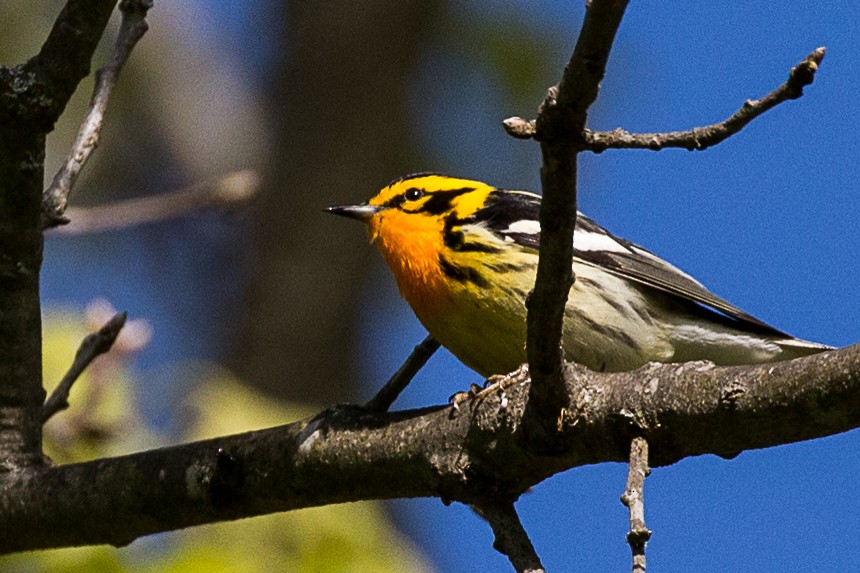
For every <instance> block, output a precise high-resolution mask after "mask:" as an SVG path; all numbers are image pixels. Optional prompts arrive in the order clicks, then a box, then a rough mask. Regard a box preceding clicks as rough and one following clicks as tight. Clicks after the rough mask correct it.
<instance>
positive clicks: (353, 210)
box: [324, 205, 385, 221]
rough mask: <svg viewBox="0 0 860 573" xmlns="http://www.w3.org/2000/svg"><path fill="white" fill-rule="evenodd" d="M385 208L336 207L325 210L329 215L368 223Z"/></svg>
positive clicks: (364, 206) (362, 206)
mask: <svg viewBox="0 0 860 573" xmlns="http://www.w3.org/2000/svg"><path fill="white" fill-rule="evenodd" d="M383 209H385V207H380V206H377V205H341V206H335V207H326V208H325V209H324V210H325V211H326V212H328V213H334V214H335V215H341V216H343V217H349V218H350V219H358V220H359V221H367V220H368V219H370V218H371V217H373V216H374V215H376V214H377V213H379V212H380V211H382V210H383Z"/></svg>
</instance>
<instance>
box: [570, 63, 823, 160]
mask: <svg viewBox="0 0 860 573" xmlns="http://www.w3.org/2000/svg"><path fill="white" fill-rule="evenodd" d="M825 51H826V50H825V49H824V48H823V47H821V48H818V49H816V50H814V51H813V52H812V53H810V54H809V55H808V56H806V58H804V59H803V61H801V62H800V63H799V64H797V65H796V66H794V67H793V68H791V72H790V73H789V74H788V79H787V80H786V81H785V83H784V84H782V85H781V86H779V87H778V88H776V89H775V90H773V91H772V92H771V93H769V94H767V95H766V96H764V97H763V98H761V99H758V100H754V99H750V100H747V101H745V102H744V104H743V105H742V106H741V108H740V109H739V110H738V111H736V112H735V113H734V114H733V115H732V116H731V117H730V118H728V119H726V120H725V121H721V122H720V123H715V124H713V125H708V126H705V127H695V128H693V129H690V130H687V131H672V132H669V133H630V132H627V131H624V130H623V129H616V130H614V131H594V132H587V133H586V134H585V141H586V147H587V149H589V150H591V151H593V152H595V153H600V152H601V151H603V150H604V149H608V148H613V149H654V150H659V149H663V148H664V147H680V148H683V149H688V150H691V151H693V150H698V151H701V150H703V149H707V148H708V147H711V146H712V145H716V144H717V143H720V142H721V141H723V140H725V139H727V138H729V137H731V136H732V135H734V134H736V133H738V132H739V131H740V130H741V129H743V128H744V127H745V126H746V125H747V124H748V123H749V122H751V121H752V120H754V119H755V118H757V117H758V116H760V115H761V114H763V113H764V112H766V111H768V110H769V109H771V108H773V107H775V106H777V105H779V104H781V103H783V102H785V101H788V100H793V99H797V98H799V97H801V96H802V95H803V88H804V87H806V86H808V85H810V84H811V83H812V82H813V81H814V80H815V72H816V71H818V66H819V65H820V64H821V60H822V59H823V58H824V54H825Z"/></svg>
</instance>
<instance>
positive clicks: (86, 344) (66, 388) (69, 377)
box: [42, 312, 127, 424]
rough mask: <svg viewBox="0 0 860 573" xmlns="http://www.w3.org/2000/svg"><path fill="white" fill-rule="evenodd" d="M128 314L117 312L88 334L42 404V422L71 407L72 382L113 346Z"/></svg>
mask: <svg viewBox="0 0 860 573" xmlns="http://www.w3.org/2000/svg"><path fill="white" fill-rule="evenodd" d="M126 317H127V314H126V313H124V312H121V313H119V314H116V315H114V316H113V318H111V319H110V320H109V321H107V323H106V324H105V325H104V326H102V327H101V328H100V329H99V331H98V332H95V333H93V334H90V335H88V336H87V337H86V338H84V340H83V341H82V342H81V346H80V347H79V348H78V351H77V352H76V353H75V359H74V361H72V366H71V368H69V371H68V372H66V375H65V376H63V379H62V380H61V381H60V383H59V384H57V387H56V388H54V391H53V392H51V395H50V396H49V397H48V399H47V400H45V404H44V405H43V406H42V423H43V424H44V423H45V422H47V421H48V420H49V419H50V418H51V416H53V415H54V414H56V413H57V412H60V411H61V410H65V409H66V408H68V407H69V392H70V391H71V389H72V384H74V383H75V381H76V380H77V379H78V377H79V376H80V375H81V374H82V373H83V371H84V370H85V369H86V368H87V366H89V365H90V363H91V362H92V361H93V360H94V359H95V358H96V356H98V355H100V354H104V353H105V352H107V351H108V350H110V348H111V346H113V343H114V341H115V340H116V338H117V336H119V333H120V331H121V330H122V327H123V326H124V325H125V319H126Z"/></svg>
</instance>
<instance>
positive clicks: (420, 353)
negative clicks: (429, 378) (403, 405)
mask: <svg viewBox="0 0 860 573" xmlns="http://www.w3.org/2000/svg"><path fill="white" fill-rule="evenodd" d="M437 350H439V343H438V342H436V339H434V338H433V337H432V336H427V338H425V339H424V340H422V341H421V343H420V344H418V345H417V346H416V347H415V348H414V349H413V350H412V354H410V355H409V358H407V359H406V362H404V363H403V365H402V366H401V367H400V368H398V369H397V372H395V373H394V375H393V376H392V377H391V378H389V379H388V382H386V383H385V386H383V387H382V388H381V389H380V390H379V392H377V393H376V396H374V397H373V398H371V400H370V401H369V402H368V403H367V404H365V405H364V408H365V409H366V410H369V411H371V412H386V411H388V409H389V408H390V407H391V405H392V404H393V403H394V401H395V400H397V397H398V396H400V393H401V392H403V390H404V389H405V388H406V386H407V385H409V383H410V382H411V381H412V379H413V378H414V377H415V375H416V374H418V371H419V370H421V369H422V368H423V367H424V365H425V364H427V361H428V360H430V357H431V356H433V354H434V353H435V352H436V351H437Z"/></svg>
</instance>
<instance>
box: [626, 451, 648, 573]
mask: <svg viewBox="0 0 860 573" xmlns="http://www.w3.org/2000/svg"><path fill="white" fill-rule="evenodd" d="M650 473H651V468H649V467H648V442H647V441H646V440H645V438H643V437H641V436H637V437H635V438H633V441H631V442H630V463H629V467H628V469H627V486H626V487H625V488H624V493H623V494H622V495H621V503H623V504H624V505H626V506H627V508H628V509H629V510H630V531H629V532H628V533H627V543H628V544H629V545H630V551H631V553H632V554H633V567H632V571H633V573H645V543H646V542H647V541H648V540H649V539H651V531H649V529H648V528H647V527H645V478H646V477H648V474H650Z"/></svg>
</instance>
